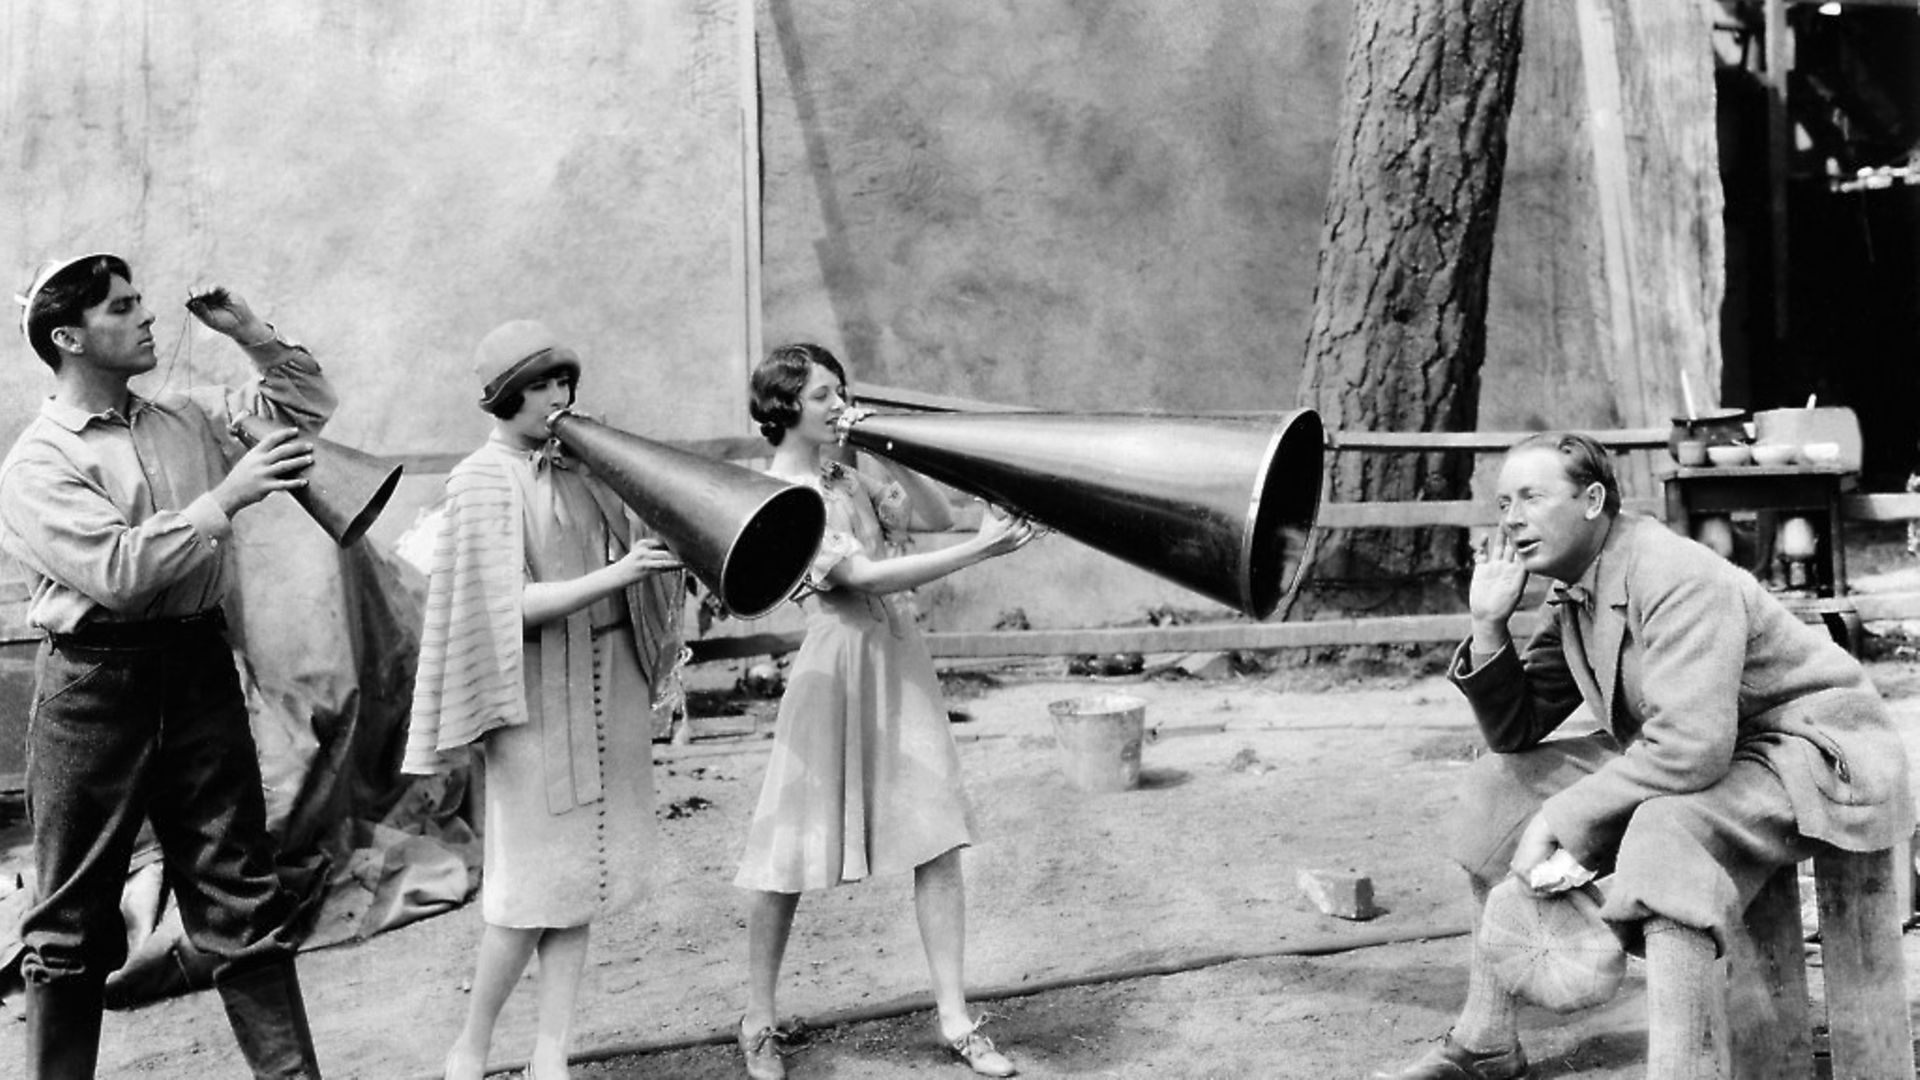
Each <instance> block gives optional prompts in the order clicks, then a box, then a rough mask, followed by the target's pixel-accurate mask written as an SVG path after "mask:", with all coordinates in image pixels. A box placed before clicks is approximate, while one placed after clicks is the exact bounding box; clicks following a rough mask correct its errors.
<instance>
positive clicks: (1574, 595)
mask: <svg viewBox="0 0 1920 1080" xmlns="http://www.w3.org/2000/svg"><path fill="white" fill-rule="evenodd" d="M1547 602H1548V603H1549V604H1571V605H1573V606H1574V607H1577V608H1579V609H1581V610H1582V611H1591V610H1593V594H1592V593H1590V592H1588V591H1587V589H1586V586H1584V585H1562V586H1560V587H1559V588H1557V589H1555V590H1554V591H1553V596H1552V597H1551V598H1549V599H1548V600H1547Z"/></svg>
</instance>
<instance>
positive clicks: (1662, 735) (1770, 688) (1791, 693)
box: [1450, 513, 1914, 865]
mask: <svg viewBox="0 0 1920 1080" xmlns="http://www.w3.org/2000/svg"><path fill="white" fill-rule="evenodd" d="M1592 582H1593V587H1592V597H1591V604H1592V630H1591V632H1590V633H1589V634H1588V635H1586V637H1585V638H1584V639H1583V637H1582V635H1581V634H1580V632H1579V628H1578V626H1577V625H1576V624H1575V622H1574V620H1575V617H1576V609H1575V606H1574V603H1569V602H1567V598H1566V595H1565V591H1566V590H1565V586H1564V585H1561V586H1556V587H1555V589H1554V590H1553V592H1554V594H1555V595H1554V596H1553V597H1552V598H1550V599H1549V601H1548V603H1547V604H1546V607H1545V618H1544V619H1543V625H1542V628H1541V630H1540V631H1539V633H1538V634H1536V635H1535V636H1534V638H1533V639H1532V640H1531V641H1529V642H1528V643H1527V645H1526V646H1525V648H1524V650H1523V651H1521V652H1520V653H1518V654H1516V652H1515V650H1514V648H1513V647H1512V646H1511V645H1510V646H1508V647H1507V648H1505V649H1503V650H1501V652H1499V653H1497V654H1495V655H1494V656H1493V657H1491V658H1490V659H1488V660H1486V661H1485V662H1484V663H1482V664H1481V665H1480V667H1479V668H1478V669H1473V668H1471V660H1470V655H1471V654H1470V652H1469V646H1468V645H1467V644H1465V643H1463V644H1462V645H1461V647H1460V649H1459V651H1458V652H1457V653H1456V655H1455V659H1454V663H1453V667H1452V670H1451V672H1450V677H1451V678H1452V680H1453V682H1454V683H1455V685H1457V686H1459V687H1460V689H1461V690H1462V691H1463V692H1464V693H1465V694H1466V697H1467V700H1468V702H1469V703H1470V704H1471V705H1472V707H1473V711H1474V715H1475V717H1476V719H1477V720H1478V721H1479V723H1480V727H1481V729H1482V731H1483V732H1484V733H1485V734H1486V738H1487V744H1488V746H1489V747H1490V748H1491V749H1492V750H1494V751H1496V752H1500V753H1512V752H1517V751H1521V750H1525V749H1528V748H1530V747H1533V746H1536V745H1538V744H1539V743H1540V742H1541V741H1542V740H1544V739H1546V738H1547V737H1548V736H1549V735H1550V734H1552V733H1553V732H1554V731H1555V730H1556V729H1557V728H1559V726H1560V725H1561V723H1562V722H1563V721H1565V720H1566V719H1567V717H1568V716H1570V715H1571V714H1572V713H1573V712H1574V711H1575V710H1576V709H1578V708H1579V706H1580V705H1581V704H1582V703H1585V704H1586V705H1587V706H1589V707H1590V708H1591V709H1592V711H1593V713H1594V715H1595V716H1597V717H1599V718H1600V719H1601V721H1602V722H1603V723H1604V724H1606V725H1607V726H1608V727H1609V729H1610V730H1611V731H1612V732H1613V734H1614V735H1615V736H1616V737H1617V738H1618V739H1619V740H1620V742H1621V744H1622V746H1623V747H1624V752H1623V753H1622V754H1621V755H1620V756H1619V757H1618V758H1616V759H1614V760H1612V761H1610V762H1608V763H1607V764H1606V765H1605V766H1603V767H1602V768H1600V769H1599V770H1598V771H1596V772H1594V773H1593V774H1591V775H1589V776H1586V777H1584V778H1582V779H1581V780H1578V781H1576V782H1575V783H1573V784H1572V785H1570V786H1568V787H1567V788H1566V789H1564V790H1562V791H1561V792H1559V793H1558V794H1556V795H1553V796H1552V797H1550V798H1549V799H1547V801H1546V803H1545V805H1544V806H1543V807H1542V810H1541V812H1542V813H1543V814H1544V815H1545V816H1546V819H1547V822H1548V824H1549V825H1550V826H1551V827H1552V829H1553V831H1554V835H1555V837H1556V838H1557V840H1558V841H1559V843H1560V845H1561V846H1562V847H1565V848H1567V849H1568V850H1569V851H1570V852H1571V853H1572V854H1573V855H1574V856H1575V857H1576V858H1578V859H1580V860H1581V861H1582V862H1584V863H1588V864H1589V865H1592V861H1597V860H1595V857H1596V856H1598V855H1600V854H1603V852H1602V851H1601V850H1599V849H1601V848H1603V847H1604V846H1605V845H1606V844H1607V843H1608V841H1607V840H1606V838H1607V837H1618V836H1619V835H1620V833H1621V831H1622V830H1623V829H1624V828H1625V826H1626V824H1627V819H1628V818H1630V817H1631V815H1632V814H1633V812H1634V809H1635V808H1636V807H1638V806H1639V805H1640V804H1641V803H1643V802H1645V801H1647V800H1648V799H1652V798H1657V797H1660V796H1667V795H1685V794H1687V793H1689V792H1696V791H1701V790H1704V789H1706V788H1708V787H1711V786H1712V785H1713V784H1714V783H1716V782H1717V781H1719V780H1720V778H1721V777H1723V776H1725V775H1726V774H1727V772H1728V771H1729V769H1730V768H1731V767H1732V764H1733V762H1734V760H1735V759H1736V757H1738V758H1747V759H1752V760H1757V761H1759V762H1761V763H1762V764H1764V765H1765V766H1766V768H1768V769H1769V770H1770V771H1772V772H1773V773H1774V774H1775V775H1776V776H1778V777H1779V778H1780V782H1781V784H1782V785H1783V786H1784V787H1785V788H1786V791H1787V795H1788V798H1789V799H1790V800H1791V802H1792V804H1793V810H1794V815H1795V818H1796V820H1797V822H1798V826H1799V830H1800V833H1801V834H1802V835H1803V836H1806V837H1809V838H1811V839H1814V840H1820V841H1824V842H1826V843H1829V844H1832V845H1834V846H1836V847H1839V848H1843V849H1846V850H1850V851H1873V850H1878V849H1880V848H1884V847H1887V846H1889V845H1890V844H1892V843H1894V842H1895V841H1896V840H1898V839H1900V838H1901V837H1903V836H1907V835H1909V834H1911V833H1912V831H1913V821H1914V812H1913V800H1912V796H1911V795H1910V793H1909V790H1908V777H1907V755H1906V750H1905V747H1904V746H1903V744H1902V740H1901V737H1900V733H1899V731H1898V729H1896V728H1895V727H1894V725H1893V722H1892V719H1891V717H1890V716H1889V715H1888V712H1887V709H1886V707H1885V705H1884V703H1883V702H1882V701H1881V698H1880V695H1879V693H1878V691H1876V690H1875V689H1874V687H1873V685H1872V684H1871V683H1870V682H1869V681H1868V679H1867V675H1866V672H1865V671H1864V670H1863V669H1862V668H1861V666H1860V664H1859V663H1858V662H1857V661H1855V660H1854V658H1853V657H1852V656H1850V655H1849V654H1848V653H1847V651H1846V650H1845V649H1843V648H1841V647H1840V646H1839V645H1837V644H1835V643H1834V642H1833V641H1832V640H1831V639H1830V638H1829V637H1828V636H1827V635H1826V634H1825V633H1823V632H1822V631H1820V630H1818V629H1816V628H1814V627H1812V626H1809V625H1807V624H1805V623H1802V622H1801V621H1800V620H1799V619H1798V618H1796V617H1795V616H1794V615H1793V613H1792V612H1790V611H1788V610H1787V609H1786V608H1785V606H1783V605H1782V604H1781V603H1780V602H1779V600H1777V599H1776V598H1775V597H1774V596H1773V595H1772V594H1770V593H1768V592H1767V590H1766V589H1765V588H1764V587H1762V586H1761V584H1760V583H1759V581H1757V580H1756V579H1755V578H1754V577H1753V575H1752V574H1751V573H1749V572H1747V571H1746V570H1744V569H1742V568H1740V567H1738V566H1736V565H1734V564H1733V563H1731V562H1728V561H1727V560H1725V559H1723V558H1721V557H1720V556H1718V555H1716V554H1715V553H1713V552H1712V551H1710V550H1708V549H1707V548H1706V547H1704V546H1702V545H1700V544H1698V543H1695V542H1694V541H1692V540H1689V539H1686V538H1685V537H1681V536H1678V535H1676V534H1675V533H1673V532H1672V531H1671V530H1669V529H1668V528H1667V527H1666V526H1665V525H1663V524H1661V523H1660V522H1658V521H1655V520H1653V519H1651V518H1647V517H1643V516H1640V515H1636V514H1626V513H1623V514H1621V515H1619V516H1618V517H1617V518H1616V519H1615V520H1614V523H1613V527H1612V529H1611V531H1610V532H1609V534H1608V536H1607V539H1606V541H1605V544H1604V546H1603V547H1602V549H1601V553H1600V556H1599V559H1598V561H1597V563H1596V564H1595V566H1594V568H1593V574H1592ZM1630 654H1631V655H1630ZM1623 669H1624V670H1625V671H1626V672H1628V673H1637V675H1638V678H1637V679H1633V680H1632V681H1633V685H1626V684H1625V681H1626V680H1624V679H1623V676H1622V672H1623ZM1629 702H1630V703H1631V707H1628V703H1629Z"/></svg>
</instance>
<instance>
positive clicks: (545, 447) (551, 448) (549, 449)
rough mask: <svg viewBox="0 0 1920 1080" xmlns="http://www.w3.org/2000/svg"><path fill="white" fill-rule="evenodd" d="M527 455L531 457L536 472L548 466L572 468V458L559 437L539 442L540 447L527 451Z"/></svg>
mask: <svg viewBox="0 0 1920 1080" xmlns="http://www.w3.org/2000/svg"><path fill="white" fill-rule="evenodd" d="M527 456H528V457H529V458H530V459H532V461H533V467H534V470H535V471H536V472H537V471H539V470H540V469H544V468H547V467H549V466H551V467H552V468H555V469H571V468H573V459H572V458H570V457H568V456H567V454H566V449H565V448H564V447H562V446H561V445H560V440H559V439H548V440H547V441H546V442H544V443H541V444H540V449H538V450H529V451H527Z"/></svg>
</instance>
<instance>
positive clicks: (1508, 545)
mask: <svg viewBox="0 0 1920 1080" xmlns="http://www.w3.org/2000/svg"><path fill="white" fill-rule="evenodd" d="M1526 590H1527V568H1526V567H1525V566H1522V565H1521V563H1520V553H1519V552H1518V551H1515V550H1514V547H1513V541H1512V540H1510V539H1508V538H1507V534H1506V533H1505V532H1504V531H1501V530H1499V529H1495V530H1494V531H1493V532H1492V533H1491V534H1489V535H1487V536H1484V537H1481V539H1480V543H1479V544H1477V545H1476V546H1475V547H1474V551H1473V578H1472V580H1470V581H1469V582H1468V583H1467V612H1468V614H1469V615H1470V616H1472V619H1473V651H1474V652H1476V653H1495V652H1499V651H1500V650H1501V649H1503V648H1505V647H1506V643H1507V640H1508V638H1507V620H1508V619H1511V618H1513V613H1514V611H1515V610H1517V609H1518V608H1519V607H1520V597H1521V595H1522V594H1524V593H1525V592H1526Z"/></svg>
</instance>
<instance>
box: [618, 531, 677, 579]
mask: <svg viewBox="0 0 1920 1080" xmlns="http://www.w3.org/2000/svg"><path fill="white" fill-rule="evenodd" d="M610 568H611V569H612V570H613V571H614V573H616V574H618V575H619V576H620V577H621V578H623V579H624V580H625V582H626V584H628V585H637V584H639V583H640V581H641V579H643V578H645V577H646V576H647V575H648V574H660V573H665V572H667V571H669V570H684V569H686V564H685V563H682V562H681V561H680V556H678V555H675V554H674V553H673V552H672V550H670V549H669V548H668V547H667V545H666V542H665V541H663V540H656V539H653V538H651V537H649V538H646V539H642V540H635V541H634V542H633V546H632V547H630V548H628V549H627V553H626V554H625V555H622V556H620V557H619V558H618V559H615V560H614V561H613V563H612V565H611V567H610Z"/></svg>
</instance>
